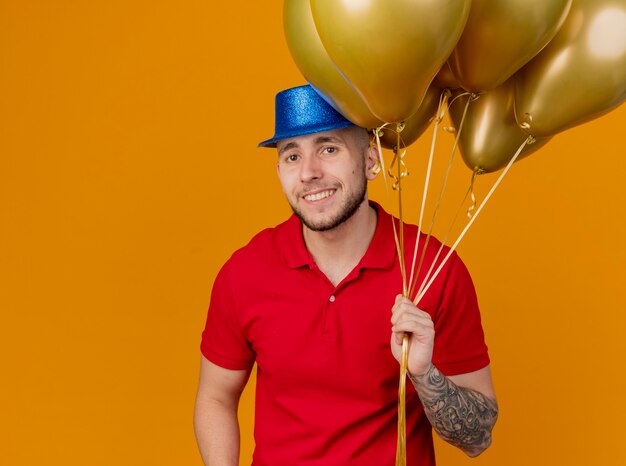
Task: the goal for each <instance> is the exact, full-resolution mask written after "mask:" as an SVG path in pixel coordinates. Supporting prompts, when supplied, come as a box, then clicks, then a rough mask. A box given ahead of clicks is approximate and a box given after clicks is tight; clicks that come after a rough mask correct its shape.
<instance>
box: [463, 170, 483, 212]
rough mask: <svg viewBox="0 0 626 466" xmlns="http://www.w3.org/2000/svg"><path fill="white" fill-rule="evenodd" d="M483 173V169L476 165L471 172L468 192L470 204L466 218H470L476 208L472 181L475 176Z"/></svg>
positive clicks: (473, 181)
mask: <svg viewBox="0 0 626 466" xmlns="http://www.w3.org/2000/svg"><path fill="white" fill-rule="evenodd" d="M483 173H484V172H483V170H481V169H480V168H478V167H476V168H475V169H474V173H472V180H471V181H470V186H469V193H470V198H471V200H472V204H471V205H470V206H469V207H468V208H467V218H469V219H471V218H472V217H473V216H474V214H473V213H472V212H473V211H474V209H475V208H476V204H477V202H476V195H475V194H474V183H475V181H476V177H477V176H478V175H481V174H483Z"/></svg>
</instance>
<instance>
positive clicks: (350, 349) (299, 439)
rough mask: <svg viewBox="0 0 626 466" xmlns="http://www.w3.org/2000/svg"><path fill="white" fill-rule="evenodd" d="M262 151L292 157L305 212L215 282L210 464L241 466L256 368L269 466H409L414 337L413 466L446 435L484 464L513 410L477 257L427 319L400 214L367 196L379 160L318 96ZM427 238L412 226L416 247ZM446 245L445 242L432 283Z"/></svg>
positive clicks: (294, 201)
mask: <svg viewBox="0 0 626 466" xmlns="http://www.w3.org/2000/svg"><path fill="white" fill-rule="evenodd" d="M260 145H261V146H271V147H277V149H278V165H277V171H278V178H279V180H280V183H281V185H282V188H283V191H284V193H285V196H286V197H287V201H288V202H289V204H290V205H291V207H292V210H293V212H294V215H293V216H292V217H291V218H289V219H288V220H287V221H286V222H284V223H282V224H281V225H278V226H277V227H275V228H272V229H268V230H264V231H262V232H261V233H259V234H258V235H257V236H255V237H254V238H253V239H252V240H251V242H250V243H249V244H248V245H247V246H245V247H244V248H242V249H240V250H239V251H237V252H235V253H234V254H233V256H232V257H231V258H230V259H229V261H228V262H227V263H226V264H225V265H224V266H223V268H222V270H221V271H220V273H219V274H218V276H217V278H216V280H215V284H214V287H213V293H212V297H211V304H210V308H209V313H208V318H207V323H206V327H205V330H204V333H203V335H202V345H201V350H202V354H203V357H202V363H201V373H200V384H199V389H198V396H197V401H196V413H195V428H196V436H197V439H198V444H199V446H200V451H201V454H202V457H203V459H204V461H205V464H207V465H210V466H221V465H229V466H234V465H237V464H238V457H239V426H238V422H237V406H238V402H239V396H240V394H241V391H242V390H243V388H244V386H245V384H246V382H247V380H248V376H249V374H250V371H251V369H252V366H253V364H254V363H255V362H256V364H257V387H256V413H255V442H256V448H255V452H254V460H253V464H254V465H256V466H281V465H289V466H298V465H320V466H321V465H323V466H334V465H337V466H339V465H341V466H347V465H364V466H372V465H375V466H378V465H392V464H394V458H395V450H396V435H397V433H396V426H397V396H398V395H397V390H398V388H397V387H398V379H399V364H398V361H399V360H400V357H401V352H402V349H401V348H402V338H403V336H404V334H406V333H408V334H409V335H410V350H409V362H408V371H409V377H410V380H411V382H412V387H411V386H410V384H409V387H407V399H406V411H407V414H406V415H407V458H408V462H409V464H417V465H420V466H432V465H434V464H435V460H434V453H433V444H432V428H434V430H435V431H436V432H437V433H438V434H439V435H440V436H441V437H442V438H443V439H445V440H446V441H448V442H450V443H452V444H454V445H456V446H458V447H459V448H461V449H462V450H463V451H465V452H466V453H467V454H468V455H470V456H475V455H478V454H480V453H481V452H482V451H483V450H484V449H485V448H487V447H488V446H489V444H490V443H491V430H492V428H493V426H494V424H495V421H496V418H497V412H498V410H497V404H496V400H495V394H494V391H493V387H492V382H491V375H490V372H489V357H488V354H487V347H486V345H485V343H484V337H483V331H482V328H481V324H480V315H479V312H478V305H477V300H476V295H475V292H474V288H473V285H472V282H471V279H470V278H469V274H468V272H467V270H466V269H465V267H464V265H463V264H462V262H461V260H460V259H459V258H458V256H457V255H456V254H453V255H452V257H451V259H450V261H449V262H448V264H447V265H446V266H445V267H444V268H443V270H442V272H441V273H440V275H439V276H438V278H437V279H436V280H435V281H434V283H433V285H432V286H431V288H430V289H429V291H428V293H427V294H426V295H425V297H424V298H423V300H422V302H420V309H418V308H417V307H416V306H415V305H414V304H413V303H412V302H411V301H410V300H409V299H406V298H403V297H402V296H400V295H398V293H399V292H401V289H402V281H401V273H400V267H399V261H398V257H397V254H396V247H395V241H394V234H393V225H392V217H391V216H390V215H389V214H387V213H386V212H385V211H384V210H383V209H382V208H381V207H380V206H379V205H377V204H376V203H373V202H370V201H369V200H368V197H367V181H368V180H372V179H374V178H375V177H376V173H377V167H378V165H377V161H378V157H379V154H378V152H377V150H376V148H374V147H371V146H370V145H369V137H368V134H367V132H366V131H365V130H364V129H363V128H359V127H356V126H354V125H352V124H351V123H350V122H349V121H347V120H346V119H344V118H343V117H342V116H341V115H340V114H338V113H337V112H336V111H335V110H334V109H333V108H332V107H330V106H329V105H328V104H327V103H326V102H325V101H324V100H323V99H322V98H320V97H319V96H318V95H317V93H316V92H315V91H314V90H313V89H312V88H311V87H310V86H302V87H298V88H293V89H288V90H286V91H283V92H281V93H279V94H278V95H277V96H276V131H275V135H274V137H273V138H272V139H269V140H267V141H264V142H262V143H261V144H260ZM416 235H417V229H416V227H414V226H410V225H407V226H405V232H404V236H405V242H406V245H407V247H406V249H407V251H409V250H410V251H412V246H413V245H414V244H415V237H416ZM420 244H422V245H423V244H424V241H421V242H420ZM439 244H440V243H438V242H437V241H436V240H434V239H431V241H430V242H429V245H428V246H427V250H426V255H425V261H426V262H425V266H423V267H422V270H423V271H425V270H428V268H429V265H430V263H431V262H432V261H433V260H434V256H435V254H436V251H437V250H438V248H439ZM407 255H409V254H408V253H407ZM407 260H410V258H409V259H407ZM409 263H410V262H409ZM424 273H425V272H422V273H421V275H420V277H419V278H420V279H422V278H423V275H424ZM431 426H432V428H431Z"/></svg>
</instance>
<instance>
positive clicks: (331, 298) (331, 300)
mask: <svg viewBox="0 0 626 466" xmlns="http://www.w3.org/2000/svg"><path fill="white" fill-rule="evenodd" d="M328 300H329V301H330V302H331V303H334V302H335V295H332V296H331V297H330V298H328Z"/></svg>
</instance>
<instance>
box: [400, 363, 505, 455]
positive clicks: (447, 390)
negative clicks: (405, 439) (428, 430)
mask: <svg viewBox="0 0 626 466" xmlns="http://www.w3.org/2000/svg"><path fill="white" fill-rule="evenodd" d="M410 378H411V381H412V382H413V385H414V386H415V389H416V390H417V392H418V394H419V397H420V399H421V400H422V404H423V405H424V411H425V413H426V416H427V417H428V419H429V421H430V423H431V425H432V426H433V428H434V429H435V431H436V432H437V433H438V434H439V436H440V437H441V438H443V439H444V440H445V441H447V442H449V443H451V444H452V445H455V446H457V447H459V448H461V449H462V450H463V451H465V452H466V453H467V454H468V455H470V456H475V455H478V454H480V453H481V452H482V451H483V450H484V449H485V448H487V447H488V446H489V445H490V444H491V430H492V429H493V426H494V424H495V423H496V419H497V417H498V405H497V403H496V401H495V400H492V399H490V398H487V397H486V396H484V395H483V394H482V393H480V392H477V391H476V390H472V389H469V388H464V387H458V386H457V385H455V384H454V383H453V382H451V381H450V380H448V378H447V377H445V376H444V375H443V374H442V373H441V372H439V370H437V368H436V367H435V366H431V368H430V370H429V371H428V372H426V373H425V374H424V375H421V376H417V377H415V376H410Z"/></svg>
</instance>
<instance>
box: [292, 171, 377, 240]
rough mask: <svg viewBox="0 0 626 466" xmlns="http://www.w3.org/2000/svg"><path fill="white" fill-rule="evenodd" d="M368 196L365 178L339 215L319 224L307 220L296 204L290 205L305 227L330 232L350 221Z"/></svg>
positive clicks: (344, 203) (347, 199)
mask: <svg viewBox="0 0 626 466" xmlns="http://www.w3.org/2000/svg"><path fill="white" fill-rule="evenodd" d="M366 194H367V179H366V178H365V177H363V180H362V182H361V184H360V185H359V186H358V188H357V189H356V190H355V191H353V192H352V193H351V194H350V196H348V197H347V198H346V200H345V201H344V202H343V204H342V206H341V209H340V210H339V212H338V213H337V215H335V216H334V217H332V218H329V219H327V220H322V221H319V222H313V220H312V219H309V218H306V217H305V216H304V214H303V213H302V212H301V211H300V210H299V209H298V208H297V207H296V206H295V205H294V203H291V202H290V203H289V204H290V205H291V210H293V213H294V214H295V215H296V217H298V218H299V219H300V221H301V222H302V224H303V225H304V226H305V227H307V228H308V229H309V230H312V231H329V230H332V229H334V228H337V227H338V226H339V225H341V224H343V223H344V222H346V221H347V220H348V219H350V218H351V217H352V216H353V215H354V214H355V213H356V211H357V210H359V207H360V206H361V204H362V203H363V201H364V200H365V196H366Z"/></svg>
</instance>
